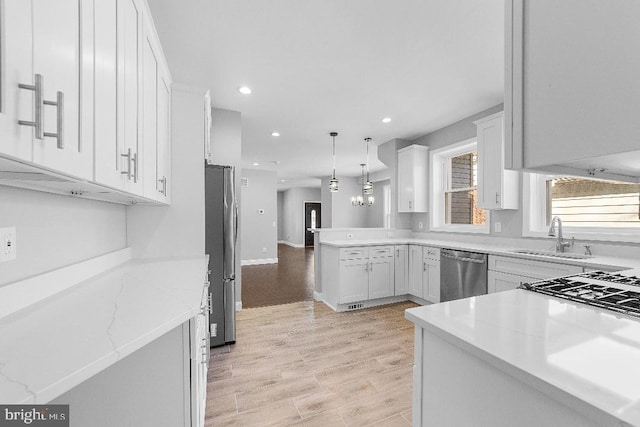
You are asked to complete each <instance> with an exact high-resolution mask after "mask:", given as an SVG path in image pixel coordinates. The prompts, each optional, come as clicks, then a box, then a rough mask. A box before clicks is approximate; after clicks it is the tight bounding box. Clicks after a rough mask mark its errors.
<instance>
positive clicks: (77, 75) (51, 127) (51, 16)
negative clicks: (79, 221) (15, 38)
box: [32, 0, 93, 179]
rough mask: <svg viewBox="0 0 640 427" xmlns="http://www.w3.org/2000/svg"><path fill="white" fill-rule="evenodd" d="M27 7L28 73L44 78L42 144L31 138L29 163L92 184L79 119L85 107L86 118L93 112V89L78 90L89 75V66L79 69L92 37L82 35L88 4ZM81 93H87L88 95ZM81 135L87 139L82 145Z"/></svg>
mask: <svg viewBox="0 0 640 427" xmlns="http://www.w3.org/2000/svg"><path fill="white" fill-rule="evenodd" d="M32 4H33V72H34V73H36V74H41V75H42V76H43V91H42V95H43V98H44V107H43V123H44V127H43V129H44V132H45V137H44V138H43V139H34V145H33V162H34V163H36V164H39V165H43V166H46V167H48V168H51V169H54V170H57V171H62V172H64V173H67V174H69V175H73V176H76V177H80V178H85V179H93V139H92V138H91V135H92V132H91V131H90V129H84V128H82V126H84V125H85V124H83V123H81V120H80V119H81V114H80V112H81V111H83V109H84V108H86V109H87V111H86V112H85V113H87V117H91V111H92V108H93V106H92V105H90V104H89V102H87V101H89V100H90V99H91V98H90V96H89V95H88V94H91V93H93V90H92V85H91V86H88V87H83V86H82V83H83V81H86V79H85V77H88V76H86V75H85V73H90V74H92V73H93V70H92V65H91V64H92V61H91V63H90V64H89V65H87V63H84V64H83V59H84V58H83V54H86V55H88V56H92V55H93V52H92V46H93V39H92V34H93V32H92V31H91V32H89V31H82V32H81V29H83V30H86V27H85V26H87V25H92V23H93V20H92V16H91V17H89V18H87V19H86V20H85V21H84V22H82V23H81V19H82V18H83V17H86V12H87V8H90V6H91V4H92V3H91V2H88V1H82V0H60V1H55V2H52V1H50V0H33V2H32ZM85 58H86V57H85ZM83 65H84V66H83ZM81 91H82V93H81ZM84 91H88V94H87V96H84V95H85V94H84ZM60 94H61V95H60ZM60 96H62V97H63V99H60ZM51 103H57V104H58V105H50V104H51ZM86 125H89V126H91V125H92V123H89V124H86ZM82 130H86V131H87V132H82ZM46 134H49V135H58V136H57V137H53V136H46ZM82 135H84V136H88V138H87V139H86V140H84V139H83V138H81V136H82Z"/></svg>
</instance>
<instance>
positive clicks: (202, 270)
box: [0, 256, 207, 404]
mask: <svg viewBox="0 0 640 427" xmlns="http://www.w3.org/2000/svg"><path fill="white" fill-rule="evenodd" d="M206 271H207V258H206V257H205V256H202V257H197V258H166V259H147V260H137V259H134V260H130V261H127V262H125V263H123V264H120V265H118V266H117V267H115V268H112V269H110V270H108V271H106V272H103V273H98V275H96V276H94V277H91V278H89V279H87V280H84V281H82V282H80V283H78V284H76V285H74V286H72V287H70V288H69V289H66V290H64V291H62V292H59V293H57V294H55V295H53V296H51V297H48V298H46V299H44V300H42V301H39V302H37V303H35V304H33V305H31V306H29V307H27V308H24V309H22V310H20V311H18V312H16V313H13V314H10V315H8V316H5V317H3V318H2V319H0V342H1V343H2V345H1V346H0V402H2V403H5V404H9V403H46V402H48V401H50V400H52V399H54V398H55V397H57V396H59V395H61V394H62V393H64V392H66V391H68V390H70V389H71V388H73V387H75V386H76V385H78V384H80V383H81V382H83V381H84V380H86V379H88V378H90V377H92V376H93V375H95V374H97V373H98V372H100V371H102V370H104V369H105V368H107V367H109V366H111V365H113V364H114V363H116V362H117V361H118V360H120V359H122V358H124V357H125V356H127V355H129V354H131V353H133V352H134V351H136V350H138V349H140V348H141V347H143V346H145V345H146V344H148V343H150V342H151V341H153V340H155V339H157V338H159V337H160V336H162V335H163V334H165V333H167V332H169V331H170V330H171V329H173V328H175V327H177V326H178V325H180V324H182V323H184V322H186V321H187V320H188V319H190V318H192V317H194V316H196V315H197V314H198V312H199V311H200V304H201V299H202V295H203V288H204V282H205V280H206Z"/></svg>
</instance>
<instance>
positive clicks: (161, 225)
mask: <svg viewBox="0 0 640 427" xmlns="http://www.w3.org/2000/svg"><path fill="white" fill-rule="evenodd" d="M203 100H204V90H201V91H195V90H191V91H183V90H179V89H173V92H172V96H171V102H172V110H173V114H172V120H171V136H172V138H171V141H172V145H171V180H172V182H171V187H170V190H171V206H131V207H128V208H127V209H128V213H127V242H128V244H129V246H131V247H132V248H133V254H134V256H135V257H138V258H150V257H169V256H201V255H203V254H204V253H205V241H204V226H205V219H204V154H203V153H204V120H205V119H204V112H203V108H202V106H203V102H204V101H203Z"/></svg>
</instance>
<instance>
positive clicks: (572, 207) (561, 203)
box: [523, 174, 640, 241]
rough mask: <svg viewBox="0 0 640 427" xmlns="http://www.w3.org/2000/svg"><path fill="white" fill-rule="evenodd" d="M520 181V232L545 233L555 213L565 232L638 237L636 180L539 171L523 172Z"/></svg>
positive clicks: (626, 238)
mask: <svg viewBox="0 0 640 427" xmlns="http://www.w3.org/2000/svg"><path fill="white" fill-rule="evenodd" d="M524 183H525V199H524V200H525V206H524V230H523V234H524V235H537V234H541V233H544V234H545V235H546V233H547V231H548V227H549V224H550V222H551V218H553V217H554V216H558V217H560V219H562V223H563V226H564V227H565V228H566V232H565V234H568V233H569V234H571V235H572V236H573V235H575V236H576V237H579V238H580V237H582V238H591V239H596V240H598V239H600V240H620V241H637V240H638V231H639V230H640V184H629V183H624V182H616V181H603V180H596V179H588V178H578V177H569V176H552V175H541V174H525V180H524ZM527 193H529V194H528V196H527ZM527 202H528V206H527Z"/></svg>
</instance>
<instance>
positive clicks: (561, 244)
mask: <svg viewBox="0 0 640 427" xmlns="http://www.w3.org/2000/svg"><path fill="white" fill-rule="evenodd" d="M556 222H557V223H558V232H557V233H556ZM549 236H552V237H557V238H556V252H564V249H565V248H568V247H573V243H574V241H575V238H572V239H571V241H570V242H568V241H565V240H564V239H563V238H562V220H561V219H560V217H559V216H554V217H553V219H552V220H551V227H549Z"/></svg>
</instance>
